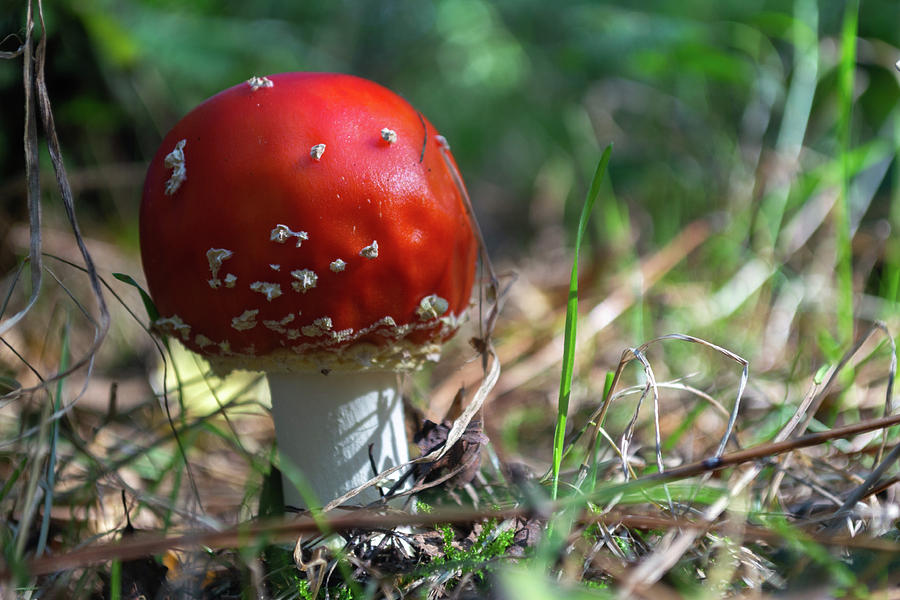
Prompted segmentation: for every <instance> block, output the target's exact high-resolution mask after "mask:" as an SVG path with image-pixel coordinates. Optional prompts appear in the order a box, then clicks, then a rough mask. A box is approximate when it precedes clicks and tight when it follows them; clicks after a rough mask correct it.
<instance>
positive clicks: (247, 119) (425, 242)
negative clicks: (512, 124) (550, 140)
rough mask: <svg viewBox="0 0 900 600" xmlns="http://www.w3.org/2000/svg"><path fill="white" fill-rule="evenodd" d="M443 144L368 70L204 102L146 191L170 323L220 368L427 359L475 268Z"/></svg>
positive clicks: (170, 142) (162, 304) (148, 232)
mask: <svg viewBox="0 0 900 600" xmlns="http://www.w3.org/2000/svg"><path fill="white" fill-rule="evenodd" d="M442 154H443V155H446V157H447V159H448V160H449V163H450V164H453V163H452V157H451V156H450V154H449V150H448V148H447V144H446V140H444V138H443V137H441V136H440V135H438V132H437V131H436V130H435V129H434V127H433V126H432V125H431V123H429V122H428V121H427V120H426V119H425V118H424V117H423V116H422V115H421V114H420V113H418V112H417V111H416V110H415V109H414V108H413V107H412V106H410V104H409V103H408V102H407V101H406V100H404V99H403V98H401V97H400V96H398V95H396V94H394V93H393V92H391V91H389V90H387V89H385V88H384V87H381V86H380V85H377V84H375V83H372V82H370V81H367V80H364V79H360V78H358V77H353V76H349V75H339V74H330V73H283V74H280V75H273V76H271V77H262V78H258V77H254V78H253V79H251V80H249V81H248V82H246V83H243V84H240V85H237V86H234V87H232V88H230V89H227V90H225V91H223V92H221V93H219V94H217V95H215V96H213V97H212V98H210V99H208V100H206V101H205V102H204V103H202V104H201V105H200V106H198V107H197V108H195V109H194V110H192V111H191V112H190V113H188V114H187V115H186V116H185V117H184V118H183V119H182V120H181V121H179V122H178V124H176V125H175V127H174V128H173V129H172V131H170V132H169V134H168V135H167V136H166V137H165V139H164V140H163V143H162V146H161V147H160V149H159V151H158V152H157V154H156V156H155V157H154V158H153V161H152V162H151V164H150V167H149V170H148V172H147V179H146V181H145V184H144V195H143V202H142V204H141V215H140V235H141V257H142V259H143V264H144V272H145V274H146V276H147V283H148V285H149V287H150V294H151V296H152V297H153V299H154V301H155V302H156V305H157V308H158V309H159V312H160V314H161V315H162V317H161V318H160V319H159V320H158V321H157V323H156V325H157V326H158V327H159V328H160V329H161V330H163V331H166V332H168V333H170V334H172V335H174V336H176V337H178V339H180V340H181V341H182V342H183V343H184V344H185V345H186V346H188V347H189V348H191V349H192V350H194V351H197V352H199V353H201V354H205V355H207V356H209V357H210V358H211V359H212V362H213V364H214V366H215V367H216V368H218V369H219V370H230V369H231V368H251V369H263V370H283V371H284V370H286V371H291V370H302V369H309V368H314V369H323V368H328V369H331V368H337V369H412V368H416V367H417V366H419V365H420V364H422V362H423V361H424V360H425V359H427V358H432V357H434V355H435V354H436V353H437V352H438V351H439V347H440V344H441V342H443V341H444V340H446V339H447V338H449V337H450V336H451V335H452V334H453V333H454V331H455V330H456V328H457V326H458V323H459V319H460V318H461V317H462V315H463V313H464V312H465V310H466V308H467V306H468V304H469V300H470V294H471V290H472V282H473V279H474V274H475V261H476V254H477V245H476V242H475V238H474V235H473V233H472V226H471V223H470V219H469V215H468V212H467V210H466V207H465V202H464V200H463V198H462V195H461V191H460V189H459V188H458V187H457V185H456V183H455V182H454V178H453V175H452V174H451V171H450V168H448V161H447V160H445V158H444V156H442ZM454 168H455V166H454ZM250 357H252V358H250Z"/></svg>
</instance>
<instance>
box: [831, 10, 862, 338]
mask: <svg viewBox="0 0 900 600" xmlns="http://www.w3.org/2000/svg"><path fill="white" fill-rule="evenodd" d="M858 20H859V2H858V0H851V1H850V2H848V3H847V7H846V9H845V11H844V25H843V28H842V30H841V63H840V67H839V71H838V99H839V107H840V108H839V115H838V131H837V135H838V149H839V152H840V153H841V184H840V191H841V193H840V198H839V199H838V202H837V203H836V204H835V213H834V221H835V223H834V224H835V230H836V240H835V245H836V247H837V251H836V254H837V256H836V258H835V273H836V276H837V295H838V298H837V323H838V331H837V341H838V342H839V343H840V344H841V345H842V346H847V345H849V344H850V343H852V341H853V251H852V248H851V247H850V242H851V240H850V178H851V175H850V164H849V156H848V155H849V152H850V144H851V140H850V132H851V123H852V115H853V71H854V69H855V68H856V33H857V24H858Z"/></svg>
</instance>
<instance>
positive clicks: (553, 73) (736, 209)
mask: <svg viewBox="0 0 900 600" xmlns="http://www.w3.org/2000/svg"><path fill="white" fill-rule="evenodd" d="M5 5H6V8H4V9H3V10H0V26H2V27H0V31H2V32H3V33H4V34H17V36H18V38H16V37H12V38H7V39H6V40H5V41H4V42H3V47H2V49H3V50H11V49H14V48H15V47H16V46H17V45H18V43H19V40H20V39H21V38H22V37H23V23H24V2H9V1H6V2H5ZM856 7H857V5H856V4H852V3H851V4H848V3H847V2H843V1H822V2H815V1H814V0H795V1H769V0H733V1H714V0H707V1H699V0H678V1H673V0H655V1H645V2H630V1H620V2H613V1H602V2H601V1H598V2H589V1H576V0H557V1H556V2H544V1H540V2H539V1H536V0H502V1H498V2H487V1H485V0H439V1H435V2H424V1H421V0H415V1H414V0H405V1H383V2H357V1H356V0H343V1H342V0H332V1H329V2H286V1H258V2H247V1H228V0H198V1H195V2H182V1H176V0H63V1H58V2H48V3H46V7H45V10H46V22H47V28H48V33H49V46H48V60H47V69H48V73H47V77H48V85H49V90H50V94H51V98H52V100H53V102H54V107H55V111H56V123H57V127H58V131H59V134H60V138H61V141H62V144H63V148H64V151H65V158H66V160H67V166H68V168H69V170H70V174H71V175H72V179H73V185H74V186H75V188H76V195H77V199H78V204H79V210H80V216H81V218H82V219H83V220H84V221H85V223H86V229H87V231H88V235H90V236H94V237H99V238H102V239H108V240H112V241H115V242H117V243H120V244H123V245H124V246H125V247H126V248H128V249H129V250H131V251H134V250H136V248H137V235H136V231H137V209H138V204H139V200H140V186H141V183H142V177H143V170H144V166H145V164H146V162H147V160H148V159H149V158H150V157H151V156H152V155H153V153H154V151H155V150H156V147H157V144H158V143H159V141H160V139H161V137H162V136H163V135H164V134H165V132H166V131H167V130H168V129H169V128H170V127H171V126H172V125H173V124H174V122H175V121H176V120H177V119H178V118H179V117H180V116H181V115H183V114H184V113H186V112H187V111H188V110H189V109H190V108H192V107H193V106H194V105H196V104H197V103H199V102H200V101H202V100H203V99H205V98H206V97H208V96H210V95H212V94H214V93H216V92H217V91H219V90H221V89H223V88H225V87H228V86H231V85H234V84H236V83H239V82H242V81H244V80H246V79H247V78H249V77H250V76H252V75H264V74H270V73H275V72H280V71H289V70H329V71H341V72H348V73H353V74H356V75H360V76H363V77H367V78H371V79H373V80H376V81H378V82H380V83H382V84H384V85H386V86H387V87H389V88H391V89H393V90H395V91H397V92H399V93H400V94H402V95H403V96H405V97H406V98H408V99H409V100H410V101H411V102H412V103H413V104H414V105H415V106H416V107H417V108H418V109H419V110H421V111H422V112H423V113H424V114H426V115H428V117H429V119H430V120H431V121H432V122H434V123H435V125H436V126H437V127H438V128H439V129H440V130H441V131H442V133H443V134H444V135H445V136H446V137H447V138H448V139H449V141H450V143H451V145H452V148H453V152H454V154H455V156H456V158H457V161H458V162H459V164H460V166H461V169H462V171H463V174H464V176H465V178H466V181H467V183H468V186H469V188H470V192H471V193H472V196H473V198H474V202H475V205H476V210H477V213H478V215H479V217H480V219H481V222H482V227H483V228H484V230H485V234H486V238H487V241H488V245H489V247H490V249H491V251H492V252H493V254H494V256H495V258H496V259H497V260H499V261H501V262H502V261H503V260H505V259H509V261H515V262H519V263H520V264H521V262H522V260H523V259H524V260H527V259H528V258H534V259H535V260H538V261H539V260H543V259H544V258H552V257H553V256H554V255H556V254H560V253H561V251H563V250H564V249H565V248H566V245H567V244H568V243H569V242H570V241H571V240H570V239H569V238H568V233H567V232H571V231H572V230H573V228H572V226H571V224H572V222H573V221H574V220H575V218H576V217H577V214H578V210H579V208H580V203H581V201H582V198H583V194H584V190H585V188H586V186H587V181H588V179H589V177H590V175H591V173H592V171H593V168H594V166H595V165H596V160H597V158H598V156H599V151H600V149H602V147H603V146H605V145H606V144H607V143H609V142H613V143H614V144H615V147H614V151H613V154H612V161H611V163H610V168H609V178H608V180H607V181H608V183H607V189H606V192H605V193H604V194H603V195H602V198H601V201H600V206H599V211H600V212H599V213H598V215H597V218H596V219H595V220H594V222H593V224H594V229H593V231H592V243H593V246H592V248H593V255H594V257H595V259H596V260H595V262H596V264H597V265H599V266H600V267H604V266H608V267H610V268H609V269H608V270H609V271H624V270H626V269H628V268H629V265H631V264H633V260H634V259H635V258H636V257H640V256H644V255H646V254H647V253H648V252H650V251H652V250H654V249H656V248H659V247H660V246H661V245H662V244H664V243H665V242H667V241H668V240H670V239H672V237H673V236H675V235H676V234H677V233H678V232H679V231H682V230H683V229H684V227H685V225H686V224H687V223H688V222H690V221H692V220H694V219H697V218H699V217H709V216H712V220H711V222H713V223H714V225H715V227H716V230H715V231H716V234H715V235H714V237H713V239H712V240H711V241H710V243H708V244H706V245H705V246H704V247H703V248H702V249H701V251H700V252H699V253H697V254H696V256H694V257H693V258H692V261H693V262H692V263H691V264H689V265H688V267H689V268H688V269H685V270H684V271H683V272H682V273H681V275H680V277H682V278H684V279H686V280H690V279H694V280H697V279H701V278H702V279H708V280H716V281H718V282H719V283H715V284H712V285H711V286H710V287H709V289H708V290H707V291H708V292H709V293H710V294H713V293H714V292H716V288H718V287H719V284H720V283H721V282H723V281H727V280H728V279H729V278H731V277H732V276H735V275H736V274H739V273H740V269H741V268H742V267H743V266H745V265H746V263H747V262H748V261H749V260H750V258H758V259H761V260H763V261H764V262H765V264H767V265H770V266H771V267H772V269H773V271H774V272H775V273H776V274H777V276H776V277H775V278H774V279H770V280H768V279H767V280H768V281H770V284H771V285H772V286H773V289H777V287H778V286H779V285H781V283H783V282H784V281H787V280H790V279H791V278H793V277H794V276H795V275H796V274H797V273H799V272H801V271H804V270H806V269H807V267H808V265H809V264H810V263H811V262H812V258H813V257H811V256H809V254H808V253H807V255H804V254H803V253H802V252H801V253H797V252H796V249H794V252H791V253H790V254H785V253H784V252H781V253H780V252H779V243H781V242H779V240H782V242H784V237H785V235H787V234H786V233H785V226H786V224H787V223H789V222H790V221H791V220H792V218H793V217H795V216H796V215H799V214H800V211H801V210H803V208H804V206H807V205H808V204H809V201H810V199H811V198H814V197H816V195H817V194H820V193H821V192H822V191H823V190H825V189H827V188H829V187H832V188H833V187H835V186H839V184H840V179H841V173H842V170H841V169H842V165H843V166H844V167H845V168H846V169H847V171H846V172H847V173H849V175H848V176H849V177H850V178H851V180H850V182H851V183H852V185H851V186H850V196H849V206H850V215H849V217H850V218H849V223H850V227H851V231H852V232H853V233H854V234H855V237H854V244H855V245H854V257H855V260H856V261H857V262H858V261H859V260H862V259H861V258H860V257H861V256H864V255H863V254H860V253H859V252H858V248H857V245H860V244H861V245H862V246H863V247H864V248H869V246H866V244H867V243H868V244H870V245H871V244H874V247H875V248H876V251H875V254H874V259H872V261H871V262H872V264H871V265H868V266H867V268H866V269H864V270H863V271H862V273H861V274H860V273H859V272H857V275H858V276H859V277H861V278H862V279H861V280H860V281H857V282H856V289H857V291H858V292H866V293H868V294H870V295H871V296H872V298H875V299H876V300H877V302H876V305H877V306H876V308H874V309H872V310H871V311H870V312H871V315H872V316H878V315H879V314H881V313H883V312H884V311H885V310H888V309H890V310H896V306H897V305H896V301H897V298H898V285H900V267H898V265H900V245H898V239H897V237H898V236H897V235H896V233H895V232H896V231H897V228H898V227H900V200H898V198H900V185H898V181H900V174H898V168H897V163H896V160H895V159H894V157H895V155H896V150H897V147H898V140H900V119H898V108H897V107H898V98H900V86H898V72H897V70H896V69H895V67H894V63H895V62H896V61H897V59H898V58H900V56H898V46H900V2H896V1H895V0H883V1H878V0H866V1H865V2H862V3H861V4H860V5H859V6H858V39H857V40H856V44H855V52H856V56H855V62H856V69H855V71H854V72H853V74H854V82H853V88H852V100H853V106H852V113H850V121H849V130H848V131H849V137H846V136H843V135H842V134H841V131H842V116H843V115H844V114H846V108H847V105H846V104H842V100H841V89H842V88H841V79H840V76H839V74H840V69H839V66H840V61H841V28H842V25H843V23H845V16H846V15H849V14H855V13H856ZM22 103H23V92H22V85H21V60H6V61H0V106H2V113H0V119H2V127H0V211H2V221H5V222H6V223H7V224H9V223H12V222H15V221H21V220H23V219H25V218H26V209H25V202H24V194H23V191H24V183H23V170H24V167H23V164H24V161H23V156H22V150H21V139H22V118H23V112H22V111H23V109H22ZM842 111H843V112H842ZM45 189H50V190H51V191H52V190H53V186H52V185H50V186H47V187H46V188H45ZM56 207H57V204H56V203H55V201H50V202H49V203H48V205H47V207H46V210H47V211H48V212H49V213H50V220H51V223H52V222H53V217H52V215H53V213H54V211H55V210H56ZM822 223H823V224H822V227H823V229H824V230H826V231H827V230H828V229H829V227H830V225H829V221H828V220H827V219H826V220H823V221H822ZM873 240H874V241H873ZM816 251H817V250H810V252H813V253H815V252H816ZM865 256H869V255H868V254H866V255H865ZM13 260H14V259H13V252H12V249H11V248H10V247H9V245H8V244H7V246H6V247H5V248H4V255H3V259H2V266H3V267H4V268H3V270H4V271H6V270H8V269H9V268H10V267H11V265H12V264H14V263H13ZM867 260H868V259H867ZM771 275H772V273H769V277H771ZM672 276H673V277H675V278H676V279H677V278H678V277H679V275H678V273H675V274H673V275H672ZM753 292H754V290H751V291H750V293H749V294H747V297H752V294H753ZM735 302H738V304H740V298H737V300H735ZM767 302H768V300H767ZM717 314H718V313H717ZM729 314H731V313H729V312H728V310H726V309H723V312H722V313H721V315H718V316H728V315H729ZM676 325H677V323H676Z"/></svg>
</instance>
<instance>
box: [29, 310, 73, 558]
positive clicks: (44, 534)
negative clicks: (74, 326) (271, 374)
mask: <svg viewBox="0 0 900 600" xmlns="http://www.w3.org/2000/svg"><path fill="white" fill-rule="evenodd" d="M69 357H70V354H69V321H68V319H66V323H65V325H63V331H62V349H61V351H60V358H59V370H60V372H63V371H66V370H67V369H68V368H69ZM65 381H66V378H65V377H61V378H60V379H59V381H57V382H56V394H55V397H54V398H53V410H52V411H51V414H57V413H58V412H59V411H60V409H61V408H62V395H63V384H64V383H65ZM58 445H59V419H58V418H57V419H53V422H52V423H51V424H50V449H49V451H48V454H49V456H48V458H47V473H46V475H45V478H44V518H43V520H42V521H41V530H40V534H39V536H38V543H37V549H36V550H35V555H36V556H41V555H42V554H43V553H44V550H45V549H46V548H47V538H48V536H49V534H50V515H51V510H52V508H53V497H54V493H53V492H54V488H55V487H56V451H57V447H58Z"/></svg>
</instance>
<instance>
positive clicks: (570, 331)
mask: <svg viewBox="0 0 900 600" xmlns="http://www.w3.org/2000/svg"><path fill="white" fill-rule="evenodd" d="M610 154H612V144H610V145H608V146H607V147H606V150H604V151H603V156H601V157H600V163H599V164H598V165H597V170H596V171H595V172H594V178H593V180H592V181H591V187H590V189H589V190H588V194H587V198H585V201H584V206H582V208H581V217H580V218H579V219H578V230H577V231H576V233H575V250H574V257H573V259H572V276H571V278H570V280H569V301H568V302H567V304H566V325H565V327H566V329H565V335H564V342H563V359H562V374H561V376H560V381H559V403H558V405H557V412H556V431H555V432H554V435H553V484H552V488H551V497H552V498H553V499H554V500H555V499H556V495H557V492H558V490H559V469H560V465H561V464H562V454H563V442H564V441H565V436H566V418H567V416H568V414H569V395H570V394H571V391H572V373H573V370H574V365H575V329H576V324H577V321H578V312H577V311H578V250H579V248H580V247H581V240H582V239H583V238H584V232H585V230H586V229H587V224H588V220H589V219H590V216H591V210H592V209H593V208H594V202H595V201H596V200H597V196H599V195H600V183H601V182H602V181H603V175H604V173H605V172H606V165H607V164H608V163H609V156H610Z"/></svg>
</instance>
